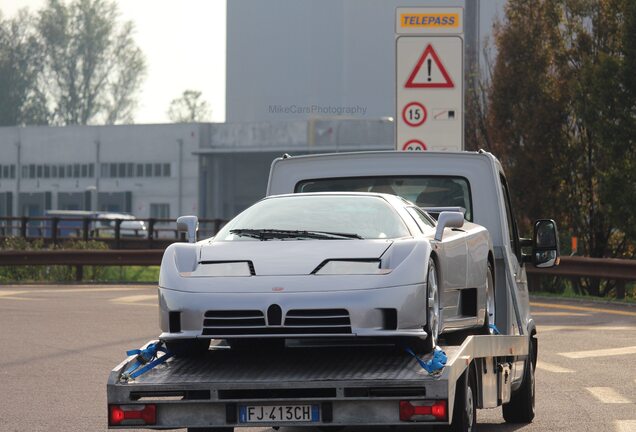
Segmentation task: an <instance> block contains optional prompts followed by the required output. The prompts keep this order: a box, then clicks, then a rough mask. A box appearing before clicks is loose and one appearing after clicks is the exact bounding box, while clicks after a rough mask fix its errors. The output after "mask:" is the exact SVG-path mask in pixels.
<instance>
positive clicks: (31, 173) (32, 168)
mask: <svg viewBox="0 0 636 432" xmlns="http://www.w3.org/2000/svg"><path fill="white" fill-rule="evenodd" d="M29 178H35V165H33V164H31V165H29Z"/></svg>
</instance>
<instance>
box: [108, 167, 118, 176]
mask: <svg viewBox="0 0 636 432" xmlns="http://www.w3.org/2000/svg"><path fill="white" fill-rule="evenodd" d="M109 165H110V178H115V177H117V164H115V163H112V164H109Z"/></svg>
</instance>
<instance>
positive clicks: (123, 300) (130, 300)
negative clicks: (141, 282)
mask: <svg viewBox="0 0 636 432" xmlns="http://www.w3.org/2000/svg"><path fill="white" fill-rule="evenodd" d="M148 300H153V301H155V303H144V302H146V301H148ZM156 300H157V294H152V295H148V294H139V295H131V296H124V297H118V298H115V299H111V300H110V301H111V302H112V303H116V304H126V305H134V306H151V307H157V303H156Z"/></svg>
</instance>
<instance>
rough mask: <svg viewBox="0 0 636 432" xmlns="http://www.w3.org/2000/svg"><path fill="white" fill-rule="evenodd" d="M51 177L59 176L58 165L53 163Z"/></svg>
mask: <svg viewBox="0 0 636 432" xmlns="http://www.w3.org/2000/svg"><path fill="white" fill-rule="evenodd" d="M51 178H57V165H51Z"/></svg>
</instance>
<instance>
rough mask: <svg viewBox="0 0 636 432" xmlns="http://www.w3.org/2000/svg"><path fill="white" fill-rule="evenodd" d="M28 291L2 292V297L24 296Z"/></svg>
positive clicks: (0, 295) (0, 292)
mask: <svg viewBox="0 0 636 432" xmlns="http://www.w3.org/2000/svg"><path fill="white" fill-rule="evenodd" d="M25 292H26V291H9V290H6V291H5V290H2V291H0V297H13V296H16V295H19V294H24V293H25Z"/></svg>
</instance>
